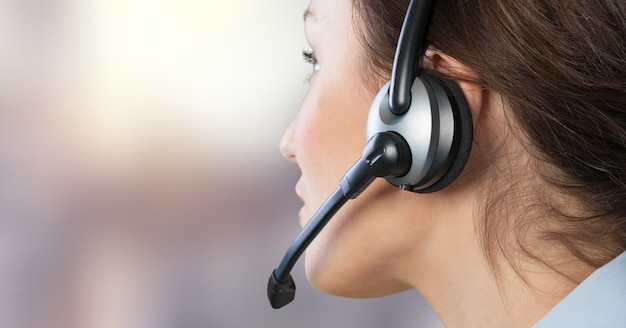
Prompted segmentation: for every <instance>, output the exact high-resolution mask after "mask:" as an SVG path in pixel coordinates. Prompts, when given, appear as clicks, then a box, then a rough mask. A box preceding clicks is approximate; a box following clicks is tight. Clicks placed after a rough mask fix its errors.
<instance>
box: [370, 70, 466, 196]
mask: <svg viewBox="0 0 626 328" xmlns="http://www.w3.org/2000/svg"><path fill="white" fill-rule="evenodd" d="M389 84H390V83H387V84H386V85H385V86H384V87H383V88H382V89H381V91H380V92H379V93H378V95H377V96H376V98H375V99H374V102H373V103H372V107H371V108H370V113H369V117H368V122H367V137H368V139H369V138H370V137H371V136H373V135H374V134H376V133H378V132H388V131H393V132H396V133H397V134H399V135H401V136H402V137H403V138H404V139H405V140H406V142H407V143H408V144H409V147H410V148H411V161H412V163H411V168H410V169H409V172H408V173H407V174H405V175H404V176H401V177H390V178H387V181H389V182H390V183H391V184H393V185H396V186H398V187H400V188H402V189H406V190H410V191H416V192H431V191H435V190H439V189H441V188H443V187H445V185H448V184H449V183H451V182H452V180H454V178H456V176H457V175H458V173H460V169H462V167H463V166H464V165H465V162H466V161H467V158H466V157H464V158H457V154H458V150H459V145H460V144H461V143H463V144H464V145H466V144H468V142H467V140H465V141H464V142H461V140H460V139H461V138H462V136H464V137H466V138H467V136H468V135H469V139H470V141H469V146H471V135H472V133H471V117H470V119H469V120H470V123H469V130H470V131H469V134H468V133H467V132H468V131H461V129H462V127H464V126H467V124H466V125H462V124H460V123H459V122H458V121H459V120H460V115H459V113H458V107H459V106H458V103H459V102H462V104H461V107H463V110H464V111H467V113H466V114H467V115H463V116H469V111H468V110H467V105H466V104H465V100H464V99H456V97H455V96H456V94H454V95H453V94H452V93H451V92H450V90H448V89H447V85H446V84H442V83H439V81H438V80H435V79H434V78H432V77H430V76H428V75H426V74H422V75H420V76H419V77H417V78H416V79H415V81H414V82H413V86H412V87H411V106H410V108H409V110H408V111H407V112H406V113H405V114H403V115H395V114H393V113H392V112H391V111H390V109H389ZM460 94H461V95H462V93H460ZM461 98H462V97H461ZM463 132H464V133H463ZM467 153H468V154H469V150H467ZM463 155H465V152H464V153H463ZM455 160H460V161H462V163H460V164H458V163H457V165H453V164H454V161H455ZM451 166H453V167H455V168H457V167H460V169H459V172H454V176H453V177H450V176H448V177H447V178H446V179H445V183H444V184H445V185H438V182H439V181H440V180H442V177H444V176H446V174H447V173H448V170H449V168H450V167H451ZM450 178H452V179H450Z"/></svg>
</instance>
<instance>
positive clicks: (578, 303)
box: [535, 252, 626, 328]
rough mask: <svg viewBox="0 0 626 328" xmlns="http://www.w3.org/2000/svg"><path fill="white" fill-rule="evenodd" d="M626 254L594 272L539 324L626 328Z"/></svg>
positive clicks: (544, 327)
mask: <svg viewBox="0 0 626 328" xmlns="http://www.w3.org/2000/svg"><path fill="white" fill-rule="evenodd" d="M625 308H626V252H624V253H622V254H621V255H619V256H618V257H616V258H615V259H613V260H612V261H611V262H609V263H607V264H606V265H604V266H603V267H601V268H599V269H598V270H596V271H595V272H594V273H592V274H591V275H590V276H589V277H588V278H587V279H585V280H584V281H583V282H582V283H581V284H580V285H579V286H578V287H576V288H575V289H574V290H573V291H572V292H571V293H570V294H569V295H568V296H567V297H565V299H563V300H562V301H561V302H560V303H559V304H557V305H556V306H555V307H554V308H553V309H552V310H551V311H550V312H548V314H546V316H545V317H544V318H543V319H541V321H539V322H538V323H537V325H535V328H546V327H570V328H574V327H607V328H611V327H624V326H626V311H624V309H625Z"/></svg>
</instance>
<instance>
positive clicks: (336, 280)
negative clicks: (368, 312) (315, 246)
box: [305, 257, 410, 298]
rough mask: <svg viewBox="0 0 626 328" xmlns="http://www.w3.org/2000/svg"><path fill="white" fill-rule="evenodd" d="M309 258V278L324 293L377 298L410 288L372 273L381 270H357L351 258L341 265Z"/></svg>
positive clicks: (307, 269) (307, 275)
mask: <svg viewBox="0 0 626 328" xmlns="http://www.w3.org/2000/svg"><path fill="white" fill-rule="evenodd" d="M308 258H309V257H307V261H306V262H307V263H306V264H305V272H306V277H307V280H308V281H309V283H310V284H311V285H312V286H313V287H314V288H315V289H316V290H318V291H320V292H322V293H324V294H328V295H333V296H339V297H347V298H377V297H382V296H388V295H392V294H396V293H399V292H402V291H405V290H407V289H410V286H408V285H405V284H400V283H398V282H397V281H393V280H392V279H386V278H385V277H383V276H384V274H381V275H377V274H372V273H373V272H380V270H374V269H373V270H359V271H357V270H356V268H355V266H354V265H350V261H349V260H348V261H345V262H344V263H343V265H340V266H336V265H331V264H320V265H312V264H311V263H310V262H312V261H309V260H308Z"/></svg>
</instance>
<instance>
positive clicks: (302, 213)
mask: <svg viewBox="0 0 626 328" xmlns="http://www.w3.org/2000/svg"><path fill="white" fill-rule="evenodd" d="M295 192H296V195H297V196H298V198H300V200H301V201H302V203H303V204H302V207H301V208H300V211H298V222H299V223H300V225H301V226H304V223H305V222H304V221H305V220H306V218H305V214H306V203H305V202H304V196H302V189H301V187H300V184H299V183H298V184H296V188H295Z"/></svg>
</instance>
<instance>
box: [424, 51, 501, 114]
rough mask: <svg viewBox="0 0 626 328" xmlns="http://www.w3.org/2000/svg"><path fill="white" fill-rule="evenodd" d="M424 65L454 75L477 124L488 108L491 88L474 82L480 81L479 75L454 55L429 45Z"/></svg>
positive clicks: (447, 74)
mask: <svg viewBox="0 0 626 328" xmlns="http://www.w3.org/2000/svg"><path fill="white" fill-rule="evenodd" d="M424 66H425V67H426V68H429V69H432V70H436V71H438V72H440V73H443V74H445V75H446V76H451V77H453V80H454V81H455V82H456V83H457V84H458V86H459V88H461V91H462V92H463V95H464V96H465V99H466V101H467V104H468V106H469V108H470V111H471V112H472V118H473V121H474V124H475V123H476V122H477V121H478V119H479V118H480V116H481V113H482V112H483V110H485V109H486V108H485V105H487V103H488V99H489V90H488V89H485V88H483V87H482V86H481V85H479V84H478V83H477V82H473V81H478V75H477V74H476V73H475V72H474V71H473V70H472V69H470V68H469V67H467V66H466V65H464V64H463V63H461V62H459V61H458V60H456V59H455V58H454V57H451V56H450V55H448V54H446V53H444V52H442V51H440V50H437V49H435V48H433V47H429V48H428V50H426V55H425V58H424Z"/></svg>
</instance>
